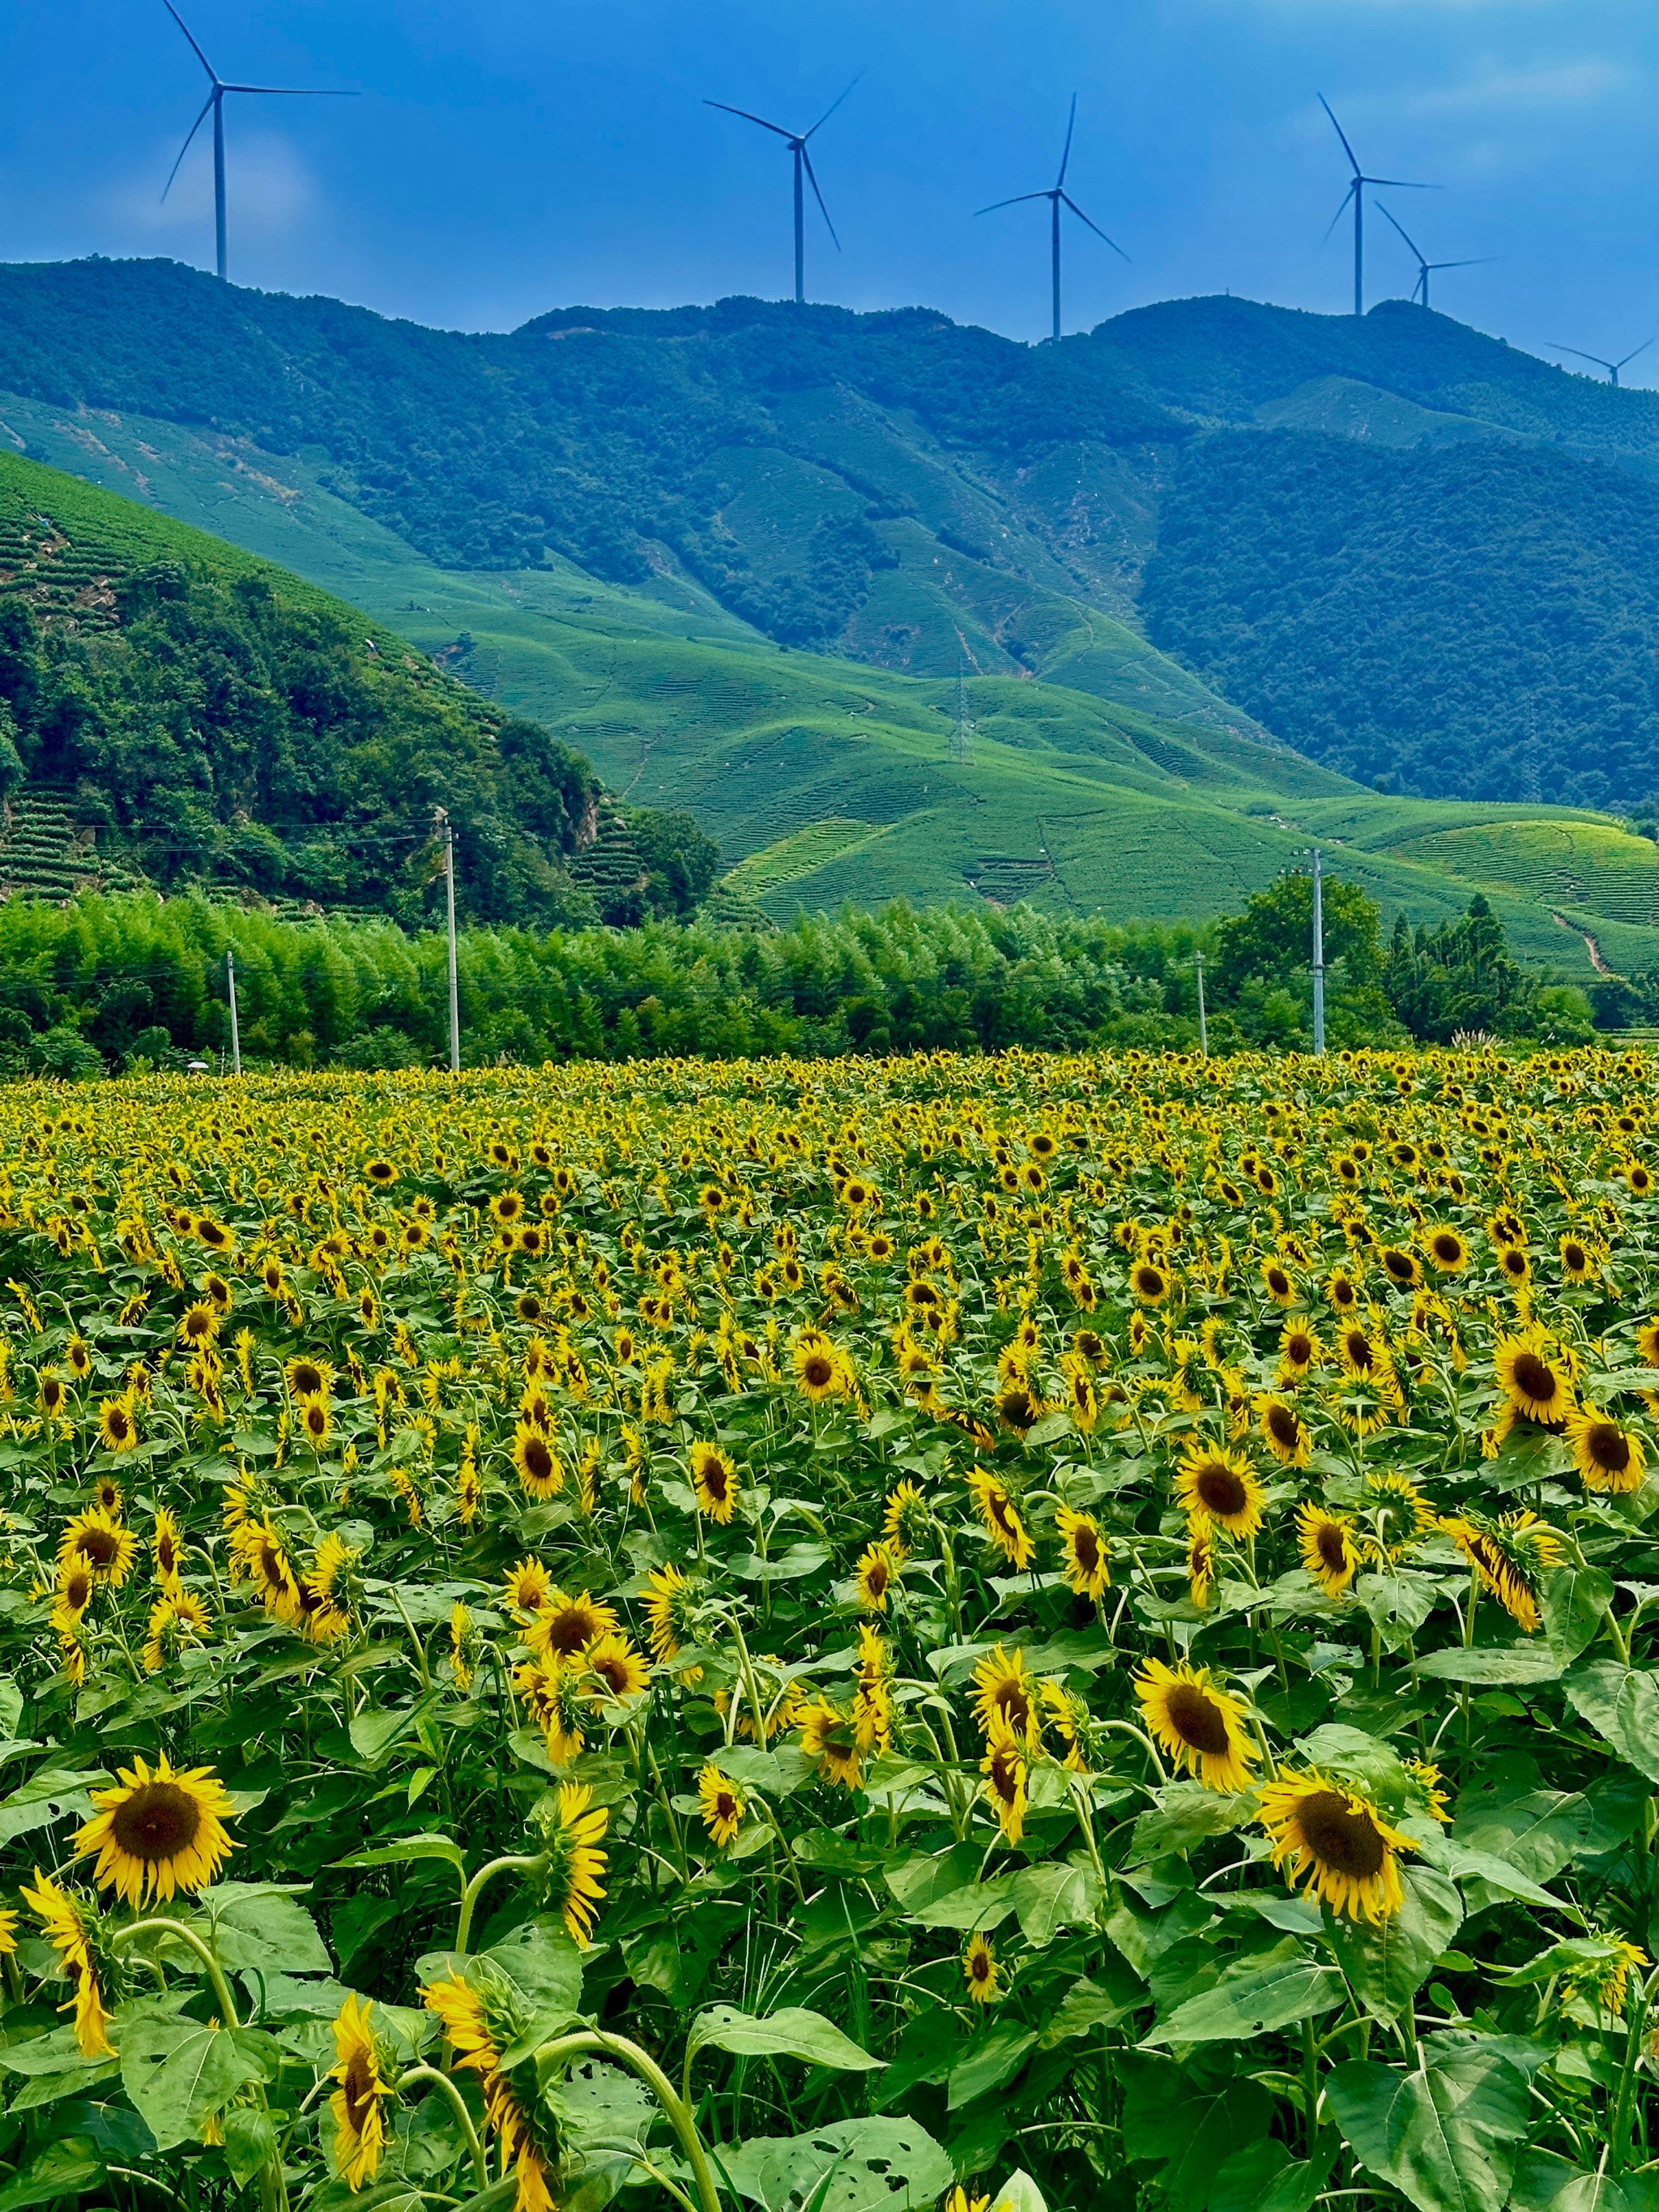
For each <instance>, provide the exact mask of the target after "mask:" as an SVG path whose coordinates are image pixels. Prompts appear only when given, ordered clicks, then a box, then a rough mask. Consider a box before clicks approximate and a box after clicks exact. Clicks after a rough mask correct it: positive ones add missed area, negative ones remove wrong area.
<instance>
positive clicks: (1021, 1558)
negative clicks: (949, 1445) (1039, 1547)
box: [968, 1467, 1036, 1574]
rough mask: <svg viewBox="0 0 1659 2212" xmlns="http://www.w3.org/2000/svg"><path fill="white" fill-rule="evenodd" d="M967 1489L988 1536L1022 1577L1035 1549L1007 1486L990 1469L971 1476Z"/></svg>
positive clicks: (979, 1470) (974, 1471) (984, 1469)
mask: <svg viewBox="0 0 1659 2212" xmlns="http://www.w3.org/2000/svg"><path fill="white" fill-rule="evenodd" d="M968 1487H969V1491H970V1492H972V1493H973V1499H974V1504H975V1505H976V1506H977V1507H978V1509H979V1517H980V1519H981V1521H982V1522H984V1524H985V1533H986V1534H987V1536H988V1537H989V1538H990V1540H991V1541H992V1542H993V1543H994V1545H995V1546H996V1547H997V1549H998V1551H1000V1553H1001V1554H1002V1556H1003V1558H1004V1559H1006V1561H1007V1562H1008V1564H1009V1565H1010V1566H1011V1567H1012V1569H1013V1570H1014V1572H1015V1573H1016V1574H1023V1573H1024V1571H1025V1569H1026V1568H1027V1567H1029V1566H1030V1564H1031V1562H1032V1560H1033V1559H1035V1558H1036V1545H1035V1544H1034V1543H1033V1542H1032V1541H1031V1538H1030V1533H1029V1532H1028V1530H1027V1528H1026V1526H1025V1523H1024V1521H1023V1520H1022V1519H1021V1518H1020V1514H1019V1508H1018V1506H1017V1505H1016V1504H1014V1501H1013V1499H1012V1498H1011V1497H1010V1496H1009V1494H1008V1490H1007V1486H1006V1484H1005V1483H1003V1482H1002V1481H1001V1480H1000V1478H999V1477H998V1476H996V1475H994V1474H992V1472H991V1470H990V1468H987V1467H975V1468H973V1469H972V1470H971V1471H970V1472H969V1477H968Z"/></svg>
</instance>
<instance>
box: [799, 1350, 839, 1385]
mask: <svg viewBox="0 0 1659 2212" xmlns="http://www.w3.org/2000/svg"><path fill="white" fill-rule="evenodd" d="M835 1371H836V1370H835V1369H834V1368H833V1367H832V1366H831V1365H830V1364H829V1361H828V1360H827V1359H826V1358H824V1356H823V1353H822V1352H814V1353H813V1354H812V1355H811V1358H809V1359H808V1361H807V1363H806V1365H805V1370H803V1372H804V1373H805V1377H806V1381H807V1383H808V1384H809V1385H810V1386H811V1389H814V1390H823V1389H827V1388H828V1387H829V1378H830V1376H832V1375H833V1374H834V1373H835Z"/></svg>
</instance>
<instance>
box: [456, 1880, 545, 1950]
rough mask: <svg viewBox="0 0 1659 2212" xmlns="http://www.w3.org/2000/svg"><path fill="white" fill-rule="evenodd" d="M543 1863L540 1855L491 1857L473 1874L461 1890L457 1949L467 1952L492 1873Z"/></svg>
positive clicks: (457, 1923)
mask: <svg viewBox="0 0 1659 2212" xmlns="http://www.w3.org/2000/svg"><path fill="white" fill-rule="evenodd" d="M543 1863H544V1861H543V1860H542V1858H541V1857H535V1858H525V1857H517V1856H514V1857H507V1858H500V1859H491V1860H490V1861H489V1864H488V1865H487V1866H481V1867H480V1868H479V1869H478V1871H477V1874H475V1875H473V1877H472V1879H471V1881H469V1882H468V1883H467V1885H466V1887H465V1888H464V1889H463V1890H462V1892H461V1910H460V1917H459V1919H458V1920H457V1921H456V1923H455V1945H454V1948H456V1950H458V1951H460V1952H465V1949H466V1946H467V1939H468V1938H469V1937H470V1936H471V1933H472V1915H473V1912H474V1911H475V1910H476V1909H477V1902H478V1898H479V1895H480V1893H481V1892H482V1891H483V1886H484V1884H485V1883H486V1882H487V1881H489V1878H490V1876H491V1875H497V1874H506V1873H507V1870H508V1869H509V1868H513V1867H536V1866H540V1865H542V1864H543Z"/></svg>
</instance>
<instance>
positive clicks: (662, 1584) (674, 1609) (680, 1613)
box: [645, 1565, 700, 1666]
mask: <svg viewBox="0 0 1659 2212" xmlns="http://www.w3.org/2000/svg"><path fill="white" fill-rule="evenodd" d="M699 1597H700V1591H699V1586H698V1584H697V1583H696V1582H695V1581H694V1580H692V1579H691V1578H690V1577H687V1576H685V1575H683V1574H682V1573H681V1572H680V1571H679V1569H678V1567H676V1566H672V1565H670V1566H662V1567H653V1569H652V1570H651V1571H650V1573H649V1574H648V1575H647V1577H646V1578H645V1618H646V1623H647V1628H646V1641H647V1644H649V1645H650V1646H651V1656H652V1657H653V1659H655V1660H656V1662H657V1663H658V1665H659V1666H665V1665H666V1663H667V1662H668V1661H669V1660H671V1659H672V1658H673V1657H675V1656H676V1655H677V1654H678V1650H679V1648H680V1646H681V1644H684V1642H685V1641H686V1640H687V1638H689V1637H690V1635H691V1632H692V1616H693V1614H694V1613H695V1612H696V1607H697V1604H698V1602H699Z"/></svg>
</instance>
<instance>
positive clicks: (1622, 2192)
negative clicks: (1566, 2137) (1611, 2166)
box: [1510, 2148, 1652, 2212]
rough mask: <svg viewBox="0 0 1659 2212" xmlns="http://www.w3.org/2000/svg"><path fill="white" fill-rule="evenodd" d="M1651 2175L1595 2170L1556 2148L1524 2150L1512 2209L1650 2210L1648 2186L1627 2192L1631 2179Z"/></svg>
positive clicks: (1538, 2211)
mask: <svg viewBox="0 0 1659 2212" xmlns="http://www.w3.org/2000/svg"><path fill="white" fill-rule="evenodd" d="M1651 2179H1652V2177H1651V2176H1650V2175H1647V2176H1643V2175H1632V2174H1621V2175H1620V2176H1618V2177H1617V2178H1616V2179H1615V2177H1614V2176H1613V2175H1612V2174H1609V2173H1592V2172H1589V2171H1588V2170H1587V2169H1586V2168H1585V2167H1583V2166H1575V2165H1574V2164H1573V2163H1572V2160H1571V2159H1566V2158H1558V2157H1557V2156H1556V2154H1555V2153H1554V2152H1553V2151H1548V2150H1539V2149H1537V2148H1533V2149H1530V2150H1527V2151H1523V2152H1522V2155H1521V2160H1520V2162H1519V2164H1518V2165H1517V2166H1516V2169H1515V2185H1514V2187H1513V2188H1512V2189H1511V2190H1510V2212H1647V2195H1648V2192H1647V2191H1646V2189H1642V2188H1638V2191H1636V2192H1634V2193H1633V2194H1632V2193H1628V2185H1629V2184H1630V2183H1631V2182H1632V2181H1636V2182H1638V2184H1639V2183H1641V2182H1643V2181H1646V2182H1649V2183H1650V2182H1651Z"/></svg>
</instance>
